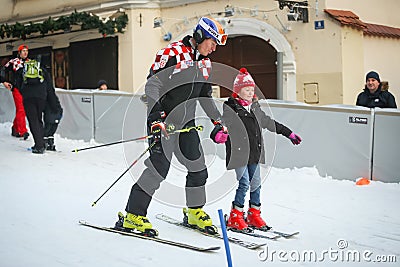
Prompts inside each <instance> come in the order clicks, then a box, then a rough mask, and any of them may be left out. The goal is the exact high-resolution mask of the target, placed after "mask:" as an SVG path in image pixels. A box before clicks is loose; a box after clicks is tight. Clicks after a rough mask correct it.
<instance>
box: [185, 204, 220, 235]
mask: <svg viewBox="0 0 400 267" xmlns="http://www.w3.org/2000/svg"><path fill="white" fill-rule="evenodd" d="M183 216H184V217H183V223H184V224H186V225H187V226H189V227H191V228H197V229H199V230H200V231H202V232H205V233H208V234H211V235H215V234H217V233H218V230H217V227H216V226H215V225H213V224H212V220H211V218H210V216H209V215H208V214H207V213H206V212H205V211H204V210H203V209H202V208H197V209H192V208H184V209H183Z"/></svg>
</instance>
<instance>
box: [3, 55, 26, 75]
mask: <svg viewBox="0 0 400 267" xmlns="http://www.w3.org/2000/svg"><path fill="white" fill-rule="evenodd" d="M10 66H12V69H13V71H14V72H16V71H17V70H19V69H20V68H22V67H23V66H24V61H23V60H22V59H20V58H18V57H16V58H13V59H10V61H8V62H7V63H6V64H5V65H4V67H5V68H9V67H10Z"/></svg>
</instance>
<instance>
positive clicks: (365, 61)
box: [0, 0, 400, 105]
mask: <svg viewBox="0 0 400 267" xmlns="http://www.w3.org/2000/svg"><path fill="white" fill-rule="evenodd" d="M3 2H4V4H3V8H2V9H1V10H0V18H1V19H0V25H5V24H8V25H12V24H15V23H17V22H18V23H20V24H22V25H28V24H29V22H31V21H33V22H37V23H41V22H43V21H45V20H46V19H47V18H48V17H52V18H54V19H57V18H59V17H60V16H69V15H70V14H71V13H73V12H88V13H91V14H94V15H96V16H98V17H99V18H101V19H103V21H107V20H110V19H113V18H115V17H117V16H119V15H120V14H122V13H123V14H126V15H127V16H128V23H127V25H126V27H125V28H124V33H118V32H117V31H116V33H115V34H101V33H99V31H98V29H97V28H94V29H91V30H83V31H82V30H80V29H79V30H75V29H78V28H79V27H78V26H79V25H77V26H73V27H71V28H69V29H66V30H56V31H53V32H49V33H48V34H45V35H44V36H40V34H31V35H27V36H25V40H22V39H21V38H15V37H12V36H11V37H8V38H7V37H4V38H2V39H0V58H1V59H2V60H3V61H5V60H6V59H7V58H9V57H11V56H13V54H14V55H15V51H16V49H17V47H18V45H19V44H21V43H25V44H27V45H28V46H29V48H30V51H31V55H33V56H35V54H36V55H39V56H41V58H42V60H44V61H45V65H46V67H48V68H49V69H51V70H52V74H53V79H54V83H55V85H56V86H57V87H59V88H66V89H76V88H95V87H96V84H97V81H98V80H100V79H105V80H107V81H108V82H109V87H110V88H113V89H118V90H121V91H127V92H135V93H136V92H137V93H142V92H143V85H144V83H145V81H146V76H147V74H148V70H149V67H150V66H151V63H152V61H153V60H154V55H155V53H156V52H157V50H158V49H160V48H162V47H163V46H165V45H166V44H168V43H169V42H170V41H174V40H179V39H180V38H182V37H183V36H185V35H187V34H191V33H192V31H193V28H194V26H195V24H196V22H197V20H198V18H199V17H201V16H211V17H213V18H215V19H217V20H218V21H220V23H221V24H223V25H224V27H225V28H226V32H227V33H228V34H229V39H228V44H227V45H226V46H224V47H219V48H218V49H217V51H216V52H215V53H213V54H212V55H211V58H212V59H213V61H214V62H218V63H221V64H226V65H228V66H230V67H232V68H235V69H238V68H240V67H246V68H247V69H248V70H249V71H250V72H251V73H252V74H253V76H254V78H255V80H256V83H257V85H258V87H259V88H260V90H261V92H262V95H263V96H264V97H265V98H272V99H274V98H276V99H283V100H288V101H299V102H305V103H308V104H316V105H326V104H348V105H354V104H355V100H356V97H357V94H358V93H359V92H361V90H362V89H363V87H364V83H365V73H367V72H368V71H370V70H376V71H377V72H379V73H380V75H381V80H384V81H388V83H389V90H390V91H391V92H392V93H393V94H394V95H395V97H396V98H397V99H400V75H398V74H397V70H398V69H399V68H398V67H399V66H398V65H399V64H400V63H399V62H400V53H399V52H400V18H399V17H398V16H397V14H396V12H397V10H398V8H399V7H400V2H399V1H398V0H384V1H379V0H353V1H346V0H309V1H283V0H279V1H278V0H265V1H260V0H252V1H251V0H250V1H240V0H236V1H235V0H232V1H222V0H215V1H201V0H197V1H196V0H191V1H179V0H158V1H150V0H147V1H146V0H143V1H131V0H121V1H106V0H99V1H91V0H86V1H84V0H63V1H61V0H35V1H13V0H4V1H3ZM223 87H224V86H221V87H220V91H219V93H220V96H222V97H223V96H226V95H228V94H229V91H226V89H224V88H223Z"/></svg>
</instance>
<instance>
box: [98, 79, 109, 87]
mask: <svg viewBox="0 0 400 267" xmlns="http://www.w3.org/2000/svg"><path fill="white" fill-rule="evenodd" d="M103 84H105V85H107V82H106V81H105V80H100V81H99V82H98V83H97V88H99V87H100V86H102V85H103Z"/></svg>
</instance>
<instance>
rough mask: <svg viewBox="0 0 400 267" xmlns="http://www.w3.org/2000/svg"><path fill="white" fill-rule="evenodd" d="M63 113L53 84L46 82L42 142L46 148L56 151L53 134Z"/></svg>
mask: <svg viewBox="0 0 400 267" xmlns="http://www.w3.org/2000/svg"><path fill="white" fill-rule="evenodd" d="M62 115H63V109H62V107H61V104H60V100H59V99H58V97H57V95H56V92H55V89H54V86H53V85H52V84H51V83H48V86H47V101H46V107H45V109H44V116H43V119H44V134H43V135H44V143H45V147H46V150H50V151H56V146H55V144H54V134H55V133H56V131H57V128H58V124H59V123H60V120H61V118H62Z"/></svg>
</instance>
